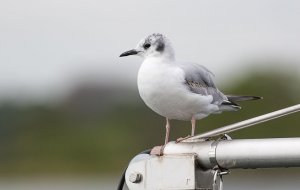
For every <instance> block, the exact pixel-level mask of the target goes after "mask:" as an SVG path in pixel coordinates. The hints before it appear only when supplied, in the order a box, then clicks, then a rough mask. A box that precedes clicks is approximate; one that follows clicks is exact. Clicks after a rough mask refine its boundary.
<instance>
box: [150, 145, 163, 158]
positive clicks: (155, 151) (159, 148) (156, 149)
mask: <svg viewBox="0 0 300 190" xmlns="http://www.w3.org/2000/svg"><path fill="white" fill-rule="evenodd" d="M164 149H165V145H162V146H155V147H153V148H152V150H151V152H150V155H157V156H162V155H163V154H164Z"/></svg>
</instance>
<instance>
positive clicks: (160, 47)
mask: <svg viewBox="0 0 300 190" xmlns="http://www.w3.org/2000/svg"><path fill="white" fill-rule="evenodd" d="M149 45H150V46H152V45H155V46H156V51H158V52H163V51H164V49H165V42H164V36H163V35H162V34H159V33H154V34H151V35H150V36H148V37H147V38H146V39H145V42H144V45H143V47H144V49H148V48H149V47H150V46H149ZM148 46H149V47H148Z"/></svg>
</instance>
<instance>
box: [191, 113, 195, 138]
mask: <svg viewBox="0 0 300 190" xmlns="http://www.w3.org/2000/svg"><path fill="white" fill-rule="evenodd" d="M191 123H192V134H191V135H192V136H194V135H195V128H196V119H195V118H194V117H192V120H191Z"/></svg>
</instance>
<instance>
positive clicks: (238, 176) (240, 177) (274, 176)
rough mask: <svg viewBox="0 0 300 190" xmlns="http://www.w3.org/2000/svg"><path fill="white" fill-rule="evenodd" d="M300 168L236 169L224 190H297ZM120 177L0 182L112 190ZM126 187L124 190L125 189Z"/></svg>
mask: <svg viewBox="0 0 300 190" xmlns="http://www.w3.org/2000/svg"><path fill="white" fill-rule="evenodd" d="M299 179H300V169H294V168H290V169H260V170H258V169H256V170H233V171H232V172H231V174H230V175H228V176H225V177H224V189H225V190H241V189H242V190H259V189H261V190H282V189H286V190H296V189H297V190H298V189H299V188H300V180H299ZM118 180H119V179H118V177H91V178H51V179H50V178H44V179H43V178H40V179H37V178H35V179H9V180H4V179H1V180H0V189H1V190H2V189H3V190H50V189H51V190H52V189H55V190H71V189H72V190H86V189H88V190H96V189H97V190H99V189H101V190H102V189H103V190H109V189H116V187H117V183H118ZM125 189H126V188H124V190H125Z"/></svg>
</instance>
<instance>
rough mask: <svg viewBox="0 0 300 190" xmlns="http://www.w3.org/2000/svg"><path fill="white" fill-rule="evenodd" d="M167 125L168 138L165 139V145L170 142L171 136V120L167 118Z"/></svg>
mask: <svg viewBox="0 0 300 190" xmlns="http://www.w3.org/2000/svg"><path fill="white" fill-rule="evenodd" d="M166 121H167V124H166V138H165V145H166V144H167V143H168V142H169V136H170V128H171V126H170V122H169V119H168V118H166Z"/></svg>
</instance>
